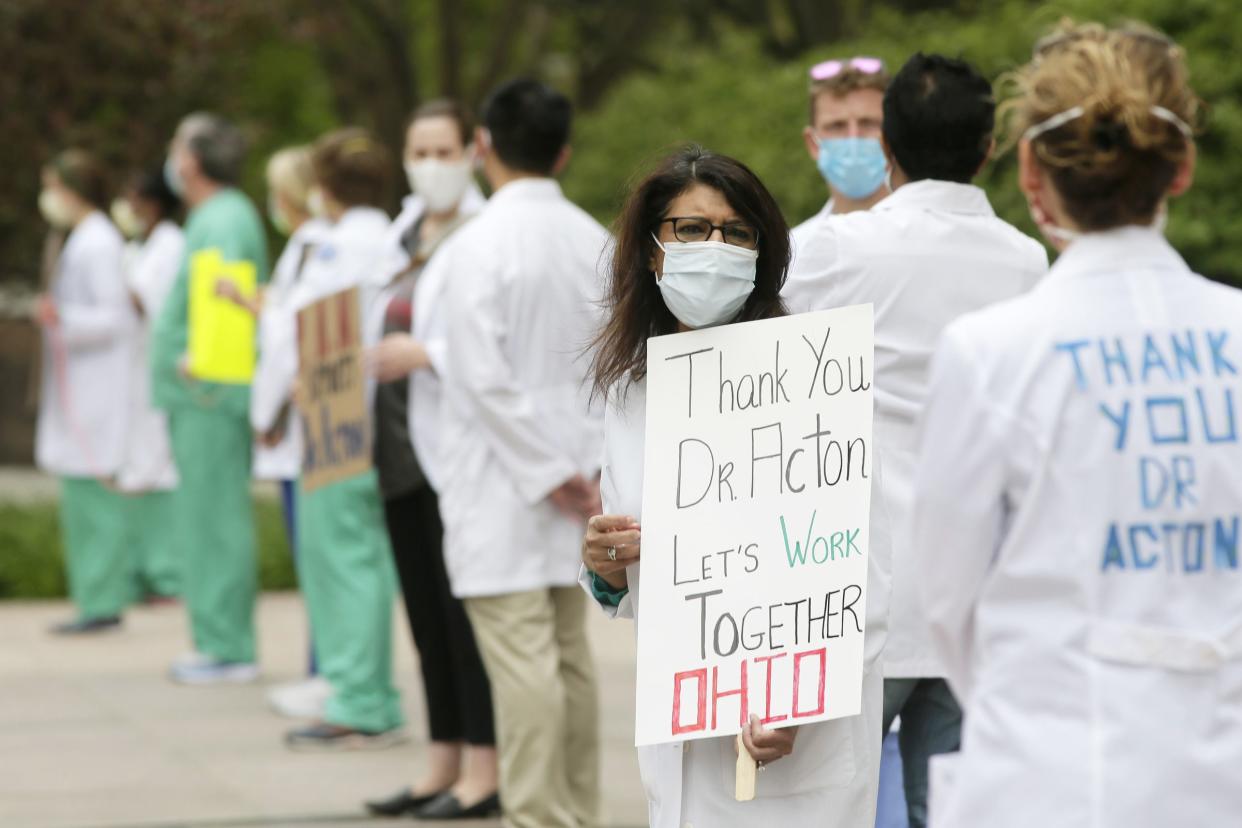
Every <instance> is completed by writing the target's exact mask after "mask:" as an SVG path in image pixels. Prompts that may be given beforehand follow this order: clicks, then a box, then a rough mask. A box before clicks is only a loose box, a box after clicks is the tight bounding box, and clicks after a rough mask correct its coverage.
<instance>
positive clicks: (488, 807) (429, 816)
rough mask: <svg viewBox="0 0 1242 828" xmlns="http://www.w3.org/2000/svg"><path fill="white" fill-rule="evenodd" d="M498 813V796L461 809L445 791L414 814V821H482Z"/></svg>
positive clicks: (450, 793)
mask: <svg viewBox="0 0 1242 828" xmlns="http://www.w3.org/2000/svg"><path fill="white" fill-rule="evenodd" d="M499 813H500V795H499V794H492V795H491V796H485V797H483V798H482V799H481V800H479V801H478V802H476V803H474V804H473V805H471V806H470V807H469V808H463V807H462V804H461V802H460V801H459V800H458V799H457V797H455V796H453V793H452V791H445V792H444V793H442V794H440V795H439V796H437V797H436V798H435V799H433V800H431V801H430V802H428V803H427V804H426V805H424V806H423V807H421V808H419V809H418V810H417V811H415V812H414V818H415V819H425V820H436V819H439V820H450V819H482V818H484V817H491V816H497V815H498V814H499Z"/></svg>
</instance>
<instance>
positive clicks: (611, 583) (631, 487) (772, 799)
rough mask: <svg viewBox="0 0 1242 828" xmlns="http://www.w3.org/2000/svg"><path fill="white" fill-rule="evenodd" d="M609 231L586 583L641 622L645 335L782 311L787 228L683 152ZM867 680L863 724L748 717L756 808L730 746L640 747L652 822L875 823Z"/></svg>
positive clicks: (719, 741)
mask: <svg viewBox="0 0 1242 828" xmlns="http://www.w3.org/2000/svg"><path fill="white" fill-rule="evenodd" d="M616 235H617V244H616V249H615V253H614V256H613V261H612V267H611V278H610V286H609V299H608V302H609V319H608V322H607V324H606V326H605V327H604V329H603V331H602V333H601V334H600V336H599V337H598V339H597V341H596V343H595V347H596V353H595V362H594V375H595V390H596V393H600V394H606V396H607V399H608V407H607V413H606V415H605V456H604V467H603V475H602V480H601V491H602V496H603V501H604V511H605V514H603V515H598V516H596V517H594V518H592V519H591V521H590V523H589V525H588V530H587V534H586V537H585V539H584V541H583V553H582V555H583V561H584V564H585V568H584V571H583V574H582V578H581V581H582V584H583V586H584V588H585V589H587V590H588V591H589V592H590V593H591V595H592V596H593V597H594V598H595V599H596V601H597V602H598V603H599V604H600V605H601V606H602V607H603V608H604V610H605V611H606V612H607V613H609V614H610V615H612V616H614V617H616V616H621V617H636V615H637V612H638V604H639V601H638V594H639V583H640V570H641V566H640V563H639V560H640V555H641V526H640V524H641V520H640V517H641V515H640V512H641V509H642V500H643V455H644V441H645V410H646V380H645V377H646V374H647V365H646V358H647V340H648V338H650V337H653V336H660V335H664V334H671V333H677V332H679V331H688V330H693V329H697V328H706V327H712V326H716V325H723V324H729V323H734V322H745V321H752V320H759V319H771V318H775V317H781V316H784V315H785V308H784V305H783V304H782V302H781V299H780V291H781V287H782V285H783V284H784V281H785V275H786V272H787V269H788V265H789V255H790V251H789V241H788V239H789V231H788V228H787V227H786V225H785V221H784V219H783V218H782V217H781V213H780V209H779V208H778V207H777V205H776V202H775V201H774V200H773V198H772V196H771V195H770V194H769V193H768V191H767V189H766V188H765V187H764V186H763V184H762V182H760V181H759V179H758V178H757V177H756V176H755V175H754V173H752V172H751V171H750V170H749V169H747V168H746V167H745V166H744V165H742V164H741V163H739V162H737V161H735V160H733V159H731V158H727V157H724V156H720V155H715V154H712V153H710V152H706V151H704V150H702V149H700V148H697V147H692V148H688V149H686V150H683V151H681V152H679V153H677V154H675V155H673V156H672V157H670V158H669V159H667V160H666V161H665V162H664V163H663V164H662V165H661V166H660V167H659V169H657V170H656V171H655V172H654V173H652V174H651V175H650V176H649V177H648V178H647V179H646V180H645V181H643V182H642V183H641V184H639V185H638V187H637V188H636V190H635V191H634V193H633V194H632V195H631V197H630V199H629V202H628V204H627V205H626V207H625V210H624V211H623V213H622V215H621V218H620V219H619V221H618V227H617V232H616ZM868 632H870V630H868ZM868 686H869V688H870V692H869V693H865V696H866V697H868V698H869V701H864V712H863V715H862V716H856V717H853V718H850V719H839V720H836V721H832V722H826V723H818V724H812V725H807V726H804V727H802V728H801V729H799V728H795V727H788V728H783V729H768V728H765V727H763V726H762V725H761V724H760V721H759V718H758V717H757V716H752V717H751V718H750V721H749V723H748V724H747V725H746V726H745V727H744V728H743V731H742V742H743V744H744V746H745V750H747V751H748V752H749V753H750V755H751V756H752V757H754V759H755V760H756V761H757V762H758V764H759V768H760V770H761V771H762V772H761V774H760V775H759V780H758V784H757V786H756V797H755V799H754V800H753V801H749V802H739V801H737V800H736V799H735V796H734V771H735V764H736V762H735V750H736V748H735V740H734V739H732V738H709V739H704V740H701V741H695V742H691V741H686V742H684V743H673V744H661V745H652V746H646V747H640V748H639V754H638V755H639V767H640V770H641V772H642V777H643V784H644V787H645V789H646V793H647V799H648V807H649V814H650V824H651V825H652V826H655V828H675V826H676V827H677V828H681V827H682V826H711V828H733V827H734V826H736V827H737V828H741V826H751V825H757V824H765V823H769V824H780V825H784V824H807V825H809V824H822V825H836V826H844V825H849V826H859V827H860V828H861V826H870V825H871V824H872V823H873V822H874V818H875V801H876V782H877V778H878V767H879V765H878V762H879V748H880V734H879V707H878V704H879V683H878V681H876V680H872V681H871V682H870V685H868ZM855 731H857V732H855ZM778 760H779V761H778Z"/></svg>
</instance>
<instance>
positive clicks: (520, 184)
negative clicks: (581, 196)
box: [491, 177, 565, 203]
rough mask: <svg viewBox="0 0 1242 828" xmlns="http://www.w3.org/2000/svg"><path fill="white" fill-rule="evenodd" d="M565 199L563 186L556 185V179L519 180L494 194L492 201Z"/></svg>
mask: <svg viewBox="0 0 1242 828" xmlns="http://www.w3.org/2000/svg"><path fill="white" fill-rule="evenodd" d="M564 197H565V196H564V194H563V193H562V192H561V185H560V184H558V183H556V179H555V178H546V177H540V178H519V179H517V180H516V181H510V182H509V183H508V184H506V185H504V186H503V187H501V188H500V189H499V190H497V191H496V192H494V193H492V198H491V201H492V202H494V203H503V202H506V201H550V200H552V199H559V198H564Z"/></svg>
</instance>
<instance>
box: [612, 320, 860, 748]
mask: <svg viewBox="0 0 1242 828" xmlns="http://www.w3.org/2000/svg"><path fill="white" fill-rule="evenodd" d="M873 355H874V347H873V318H872V309H871V306H870V305H858V306H854V307H848V308H839V309H834V310H829V311H821V312H817V313H810V314H803V315H800V316H791V317H786V318H784V319H771V320H764V321H759V322H749V323H744V324H738V325H726V326H723V327H719V328H711V329H707V330H701V331H694V332H691V333H685V334H676V335H673V336H664V337H657V338H654V339H651V340H650V341H649V342H648V345H647V427H646V453H645V471H644V475H643V480H644V482H643V513H642V584H641V591H642V597H641V609H640V611H639V613H638V689H637V693H638V698H637V711H638V715H637V726H636V742H637V744H639V745H650V744H657V743H662V742H672V741H682V740H686V739H701V738H707V737H711V736H727V735H732V734H736V733H738V732H739V731H740V730H741V726H742V724H743V723H744V722H745V721H747V719H748V718H749V716H750V714H751V713H754V714H756V715H758V716H759V718H760V719H761V720H762V721H763V722H764V724H765V726H767V727H785V726H789V725H799V724H808V723H811V722H818V721H824V720H826V719H835V718H840V717H843V716H852V715H856V714H857V713H858V712H859V711H860V709H861V707H860V705H861V692H862V664H863V633H864V630H865V617H866V611H865V609H866V603H867V558H868V555H869V552H870V550H869V546H868V542H869V517H870V509H871V468H872V460H873V447H872V442H871V421H872V390H871V387H872V378H873V365H874V361H873Z"/></svg>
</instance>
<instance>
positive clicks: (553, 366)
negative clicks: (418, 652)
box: [414, 80, 608, 828]
mask: <svg viewBox="0 0 1242 828" xmlns="http://www.w3.org/2000/svg"><path fill="white" fill-rule="evenodd" d="M571 117H572V115H571V106H570V103H569V101H568V100H567V99H566V98H565V97H564V96H563V95H561V94H560V93H558V92H555V91H554V90H552V89H549V88H548V87H546V86H544V85H543V84H540V83H536V82H534V81H528V80H517V81H511V82H509V83H506V84H503V85H502V86H500V87H499V88H497V89H496V90H494V91H493V92H492V93H491V95H490V96H489V97H488V100H487V102H486V104H485V105H484V107H483V110H482V119H481V120H482V123H483V126H482V127H481V128H479V129H478V130H476V132H475V147H476V153H477V154H478V155H479V156H480V157H481V160H482V164H483V171H484V173H485V175H486V176H487V178H488V180H489V182H490V183H491V185H492V188H493V193H494V194H493V196H492V197H491V199H490V200H489V201H488V203H487V206H486V207H484V208H483V210H482V212H480V213H479V215H478V216H476V217H475V218H474V219H472V220H471V221H470V222H469V223H468V224H466V225H465V226H464V227H462V228H461V229H460V230H458V231H457V233H456V234H454V235H453V237H452V238H451V239H449V240H448V242H446V243H445V244H444V245H443V246H442V247H441V248H440V251H439V252H438V253H437V254H436V256H437V258H438V257H440V256H445V257H446V262H445V267H447V268H448V270H447V272H446V275H445V286H444V300H443V309H442V310H440V311H438V312H440V313H444V314H446V318H445V320H444V331H445V332H446V338H445V343H444V360H445V362H444V364H445V367H444V371H443V372H442V373H441V374H440V380H441V382H442V383H443V389H444V402H443V408H442V411H441V419H440V423H439V429H438V439H439V441H440V444H441V445H440V450H439V451H438V452H436V455H437V456H434V457H433V459H432V468H434V469H435V472H434V474H435V483H436V485H437V487H438V488H439V492H440V507H441V514H442V516H443V519H444V527H445V539H444V541H445V548H444V557H445V563H446V566H447V568H448V576H449V583H450V585H451V587H452V589H453V594H454V595H456V596H458V597H459V598H462V599H464V601H465V604H466V612H467V614H468V615H469V617H470V622H471V624H472V626H473V627H474V633H475V638H476V640H477V642H478V645H479V650H480V652H481V654H482V656H483V664H484V666H485V667H486V668H487V674H488V677H489V678H490V679H491V684H492V698H493V702H494V704H495V716H496V728H497V748H498V750H499V753H500V797H501V800H502V802H503V805H504V811H505V819H506V821H507V823H508V824H510V825H512V826H514V828H580V827H585V826H594V825H597V824H598V821H599V813H598V810H599V774H600V769H599V719H598V716H599V700H598V691H597V687H596V679H595V667H594V664H593V662H592V659H591V652H590V647H589V645H588V642H587V637H586V630H585V622H586V599H585V596H584V595H583V594H582V591H581V590H580V589H578V588H577V578H578V566H579V564H578V554H577V549H578V544H579V541H580V539H581V534H582V529H583V527H584V526H585V524H586V519H587V516H588V515H590V514H594V513H595V512H596V511H597V505H596V504H598V502H599V490H598V485H597V484H596V482H595V478H596V475H597V473H598V471H599V458H600V454H599V452H600V437H601V426H602V423H601V422H600V419H599V417H598V415H594V414H592V413H591V412H590V410H589V399H588V398H589V391H588V389H587V388H586V387H585V386H586V382H585V380H586V376H587V369H588V365H587V360H586V359H585V358H584V356H583V354H582V352H583V349H584V348H585V347H586V346H587V344H588V343H589V341H590V339H591V337H592V336H593V334H594V331H595V326H596V324H597V315H598V314H597V309H596V307H595V302H596V300H597V299H598V296H599V286H598V266H599V261H600V257H601V255H602V254H603V252H604V248H605V245H606V244H607V242H608V234H607V232H606V231H605V230H604V229H603V228H602V227H601V226H600V225H599V223H598V222H596V221H595V220H594V219H592V218H591V217H590V216H588V215H587V214H586V213H585V212H584V211H582V210H581V209H579V208H578V207H576V206H575V205H574V204H572V203H570V202H569V200H568V199H566V198H565V196H564V195H563V194H562V193H561V189H560V187H559V186H558V185H557V183H556V181H555V180H554V178H553V175H554V174H555V173H556V172H558V171H559V170H560V169H561V167H562V166H563V165H564V164H565V162H566V161H567V159H568V156H569V147H568V139H569V129H570V121H571ZM416 300H417V297H416ZM418 393H419V391H418V388H417V387H416V388H415V390H414V394H415V395H416V396H415V397H414V399H415V401H416V404H418V403H417V401H418V397H417V394H418ZM415 425H417V424H415Z"/></svg>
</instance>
